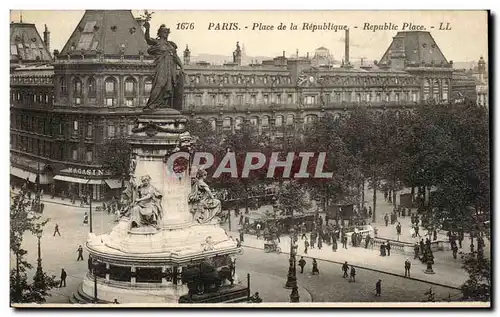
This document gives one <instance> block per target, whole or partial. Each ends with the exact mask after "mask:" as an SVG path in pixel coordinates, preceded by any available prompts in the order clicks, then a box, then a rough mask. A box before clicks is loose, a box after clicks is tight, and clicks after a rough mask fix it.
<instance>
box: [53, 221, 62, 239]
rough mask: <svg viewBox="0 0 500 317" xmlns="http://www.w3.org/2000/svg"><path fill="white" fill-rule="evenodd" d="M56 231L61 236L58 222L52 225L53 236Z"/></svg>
mask: <svg viewBox="0 0 500 317" xmlns="http://www.w3.org/2000/svg"><path fill="white" fill-rule="evenodd" d="M56 233H57V234H58V235H59V236H61V233H60V232H59V224H57V223H56V226H55V227H54V235H53V236H54V237H55V236H56Z"/></svg>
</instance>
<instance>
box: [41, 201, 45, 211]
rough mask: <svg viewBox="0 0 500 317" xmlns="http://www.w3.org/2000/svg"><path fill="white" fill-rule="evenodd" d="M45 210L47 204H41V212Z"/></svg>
mask: <svg viewBox="0 0 500 317" xmlns="http://www.w3.org/2000/svg"><path fill="white" fill-rule="evenodd" d="M44 209H45V204H44V203H41V204H40V212H41V213H43V210H44Z"/></svg>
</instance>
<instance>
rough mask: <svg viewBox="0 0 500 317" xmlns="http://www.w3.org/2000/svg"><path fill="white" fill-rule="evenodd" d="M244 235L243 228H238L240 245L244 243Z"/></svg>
mask: <svg viewBox="0 0 500 317" xmlns="http://www.w3.org/2000/svg"><path fill="white" fill-rule="evenodd" d="M244 235H245V232H244V230H243V228H240V241H241V242H242V243H243V242H245V240H244Z"/></svg>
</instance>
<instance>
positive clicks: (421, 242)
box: [420, 239, 425, 254]
mask: <svg viewBox="0 0 500 317" xmlns="http://www.w3.org/2000/svg"><path fill="white" fill-rule="evenodd" d="M424 249H425V243H424V239H420V253H422V254H423V253H424Z"/></svg>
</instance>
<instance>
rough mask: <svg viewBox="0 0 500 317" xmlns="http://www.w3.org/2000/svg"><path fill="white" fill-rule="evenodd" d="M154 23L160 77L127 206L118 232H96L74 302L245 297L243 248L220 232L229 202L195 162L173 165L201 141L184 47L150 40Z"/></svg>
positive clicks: (143, 120)
mask: <svg viewBox="0 0 500 317" xmlns="http://www.w3.org/2000/svg"><path fill="white" fill-rule="evenodd" d="M149 18H150V16H149ZM148 20H149V19H147V21H146V23H145V24H144V27H145V38H146V42H147V43H148V45H149V46H150V48H149V50H148V53H149V54H150V55H153V56H154V57H155V58H156V60H155V73H154V78H153V83H152V89H151V94H150V96H149V99H148V102H147V105H146V106H145V107H144V109H143V111H142V114H141V115H140V116H139V118H138V120H137V122H136V126H135V127H134V129H133V130H132V132H133V135H132V136H131V138H130V143H131V145H132V148H133V156H132V158H131V163H130V171H129V175H130V180H129V181H128V182H127V186H126V188H125V190H124V191H123V193H122V197H121V200H122V203H124V205H125V206H126V207H125V208H124V209H123V210H121V218H120V220H119V222H118V224H117V225H116V226H115V227H114V228H113V229H112V230H111V232H110V233H108V234H103V235H98V236H97V235H95V234H92V233H91V234H90V235H89V237H88V240H87V243H86V248H87V250H88V252H89V271H88V273H87V275H86V277H85V278H84V280H83V283H82V284H81V286H80V287H79V289H78V291H77V292H76V293H74V295H73V301H75V302H80V303H83V302H93V301H95V300H96V299H97V302H99V303H112V302H113V301H115V300H118V301H119V302H120V303H178V302H179V298H181V297H184V298H188V299H187V300H184V301H183V300H181V301H180V302H196V299H194V300H191V299H193V298H196V296H198V297H199V298H204V297H203V296H204V295H205V296H206V294H212V295H211V296H212V297H213V296H215V295H214V294H220V293H223V292H225V293H231V294H233V295H230V296H226V297H225V299H226V300H230V299H231V298H229V297H233V298H234V297H244V296H245V295H246V293H245V288H244V287H243V286H241V285H239V284H238V280H237V277H236V275H235V273H234V258H235V255H237V254H238V253H239V252H240V248H238V247H237V244H236V241H234V240H233V239H232V238H230V237H229V236H228V235H227V234H226V232H225V231H224V229H222V228H221V227H220V221H219V219H220V217H223V215H222V211H221V202H220V201H219V200H217V199H215V198H214V196H213V194H212V192H211V190H210V188H209V187H208V185H207V184H206V183H205V181H204V177H205V176H206V172H205V171H204V170H202V169H200V170H198V171H197V172H196V171H195V172H193V171H192V167H191V164H190V163H189V162H186V164H185V165H184V168H182V167H181V168H173V166H168V164H167V160H168V157H169V156H171V155H173V154H174V153H176V152H180V151H182V152H187V153H192V145H193V142H192V138H191V136H190V135H189V133H188V132H187V131H186V123H187V119H186V118H185V117H184V116H183V115H182V114H181V113H180V112H179V110H178V106H177V105H181V104H182V92H179V89H178V88H179V87H182V81H183V68H182V63H181V61H180V59H179V57H178V55H177V52H176V50H177V46H176V45H175V43H173V42H171V41H168V34H169V32H170V30H169V29H168V28H166V27H165V26H164V25H162V26H161V27H160V28H159V29H158V37H157V38H156V39H152V38H150V35H149V28H150V26H149V22H148ZM176 166H177V165H176ZM177 167H178V166H177ZM240 284H241V283H240ZM224 290H226V291H224ZM236 293H237V294H236ZM234 294H236V295H234ZM241 294H245V295H243V296H242V295H241ZM96 295H97V296H96ZM200 301H202V300H201V299H200ZM221 301H222V300H221Z"/></svg>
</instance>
